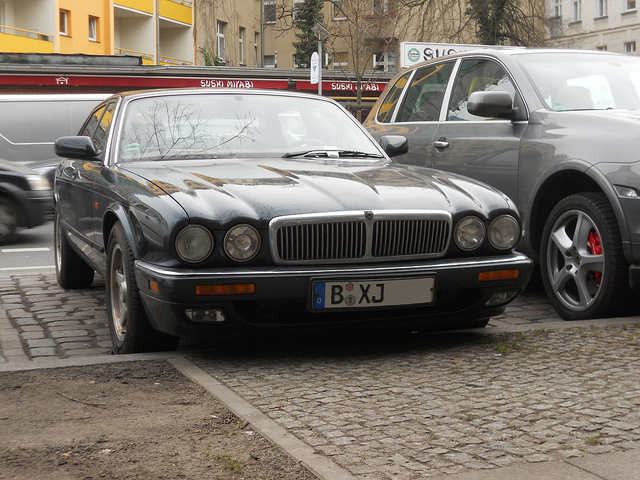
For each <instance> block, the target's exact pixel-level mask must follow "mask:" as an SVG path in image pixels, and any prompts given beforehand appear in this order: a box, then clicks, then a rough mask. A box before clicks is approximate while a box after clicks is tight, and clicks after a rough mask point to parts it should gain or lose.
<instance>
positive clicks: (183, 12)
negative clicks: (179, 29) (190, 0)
mask: <svg viewBox="0 0 640 480" xmlns="http://www.w3.org/2000/svg"><path fill="white" fill-rule="evenodd" d="M191 12H192V8H191V6H187V5H182V4H180V3H176V2H172V1H171V0H160V16H161V17H164V18H169V19H171V20H176V21H177V22H182V23H186V24H188V25H191V23H192V20H191V19H192V17H193V14H192V13H191Z"/></svg>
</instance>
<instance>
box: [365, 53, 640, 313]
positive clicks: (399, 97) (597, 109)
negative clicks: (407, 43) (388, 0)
mask: <svg viewBox="0 0 640 480" xmlns="http://www.w3.org/2000/svg"><path fill="white" fill-rule="evenodd" d="M639 125H640V57H637V56H631V55H624V54H613V53H608V52H601V51H586V50H539V49H524V48H501V49H495V50H493V49H483V50H477V51H473V52H467V53H463V54H459V55H454V56H450V57H443V58H439V59H436V60H433V61H430V62H426V63H422V64H420V65H417V66H415V67H412V68H410V69H408V70H405V71H404V72H402V73H400V74H398V75H397V76H396V77H395V78H394V79H393V80H392V81H391V82H390V83H389V85H388V86H387V88H386V90H385V92H384V93H383V94H382V95H381V97H380V99H379V100H378V102H377V103H376V105H375V106H374V108H373V109H372V110H371V113H370V114H369V116H368V118H367V119H366V121H365V126H366V127H367V129H368V130H369V131H370V132H371V133H372V134H373V135H374V137H376V138H378V139H379V138H381V137H382V136H383V135H390V134H391V135H403V136H405V137H406V138H407V139H408V140H409V151H408V153H406V154H405V155H402V156H399V157H397V159H396V161H398V162H401V163H406V164H411V165H420V166H428V167H432V168H436V169H440V170H446V171H449V172H456V173H460V174H464V175H467V176H470V177H473V178H475V179H478V180H482V181H484V182H486V183H488V184H490V185H493V186H494V187H496V188H498V189H500V190H502V191H503V192H504V193H506V194H507V195H509V196H510V197H511V199H512V200H514V201H515V202H516V204H517V205H518V208H519V209H520V213H521V216H522V220H523V226H524V235H523V241H522V242H521V244H520V250H522V251H523V252H524V253H526V254H528V255H529V256H530V257H532V258H533V259H534V260H536V261H538V262H539V264H540V267H541V272H542V279H543V283H544V286H545V289H546V291H547V294H548V297H549V299H550V301H551V303H552V304H553V306H554V307H555V308H556V310H557V311H558V313H559V314H560V315H562V316H563V317H564V318H566V319H568V320H572V319H586V318H595V317H601V316H610V315H615V314H619V313H624V312H626V311H628V310H622V308H626V307H628V306H629V304H631V302H632V300H633V299H634V298H635V297H636V296H637V293H635V294H634V293H633V292H638V291H639V290H640V154H639V153H638V152H639V149H638V138H639V136H638V127H639Z"/></svg>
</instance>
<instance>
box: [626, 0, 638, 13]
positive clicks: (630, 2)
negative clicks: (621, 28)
mask: <svg viewBox="0 0 640 480" xmlns="http://www.w3.org/2000/svg"><path fill="white" fill-rule="evenodd" d="M625 8H626V11H627V12H628V11H629V10H635V9H636V0H626V2H625Z"/></svg>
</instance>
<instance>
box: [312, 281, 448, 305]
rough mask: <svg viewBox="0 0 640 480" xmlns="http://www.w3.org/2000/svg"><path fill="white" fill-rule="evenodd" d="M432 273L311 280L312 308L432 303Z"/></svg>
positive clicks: (433, 282)
mask: <svg viewBox="0 0 640 480" xmlns="http://www.w3.org/2000/svg"><path fill="white" fill-rule="evenodd" d="M435 283H436V280H435V277H423V278H405V279H394V280H371V281H369V280H364V281H361V280H358V281H351V282H314V283H313V298H312V303H313V309H314V310H319V309H326V308H372V307H389V306H400V305H419V304H429V303H433V299H434V292H435Z"/></svg>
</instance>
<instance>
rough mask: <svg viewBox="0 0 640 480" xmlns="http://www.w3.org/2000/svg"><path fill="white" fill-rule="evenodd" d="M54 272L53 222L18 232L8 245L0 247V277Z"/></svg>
mask: <svg viewBox="0 0 640 480" xmlns="http://www.w3.org/2000/svg"><path fill="white" fill-rule="evenodd" d="M30 271H38V272H41V273H50V272H54V271H55V267H54V259H53V222H51V221H49V222H46V223H45V224H44V225H41V226H39V227H35V228H31V229H25V228H22V229H20V230H18V233H17V235H16V237H15V238H14V240H13V241H12V242H11V244H9V245H2V246H0V275H1V274H6V273H9V274H12V273H20V272H24V273H28V272H30Z"/></svg>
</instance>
